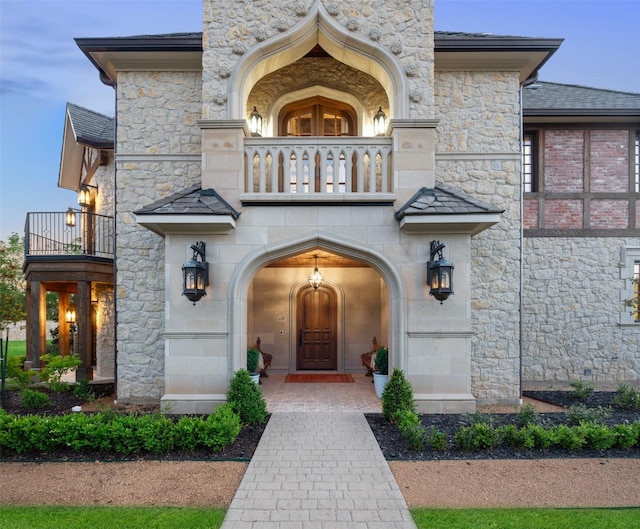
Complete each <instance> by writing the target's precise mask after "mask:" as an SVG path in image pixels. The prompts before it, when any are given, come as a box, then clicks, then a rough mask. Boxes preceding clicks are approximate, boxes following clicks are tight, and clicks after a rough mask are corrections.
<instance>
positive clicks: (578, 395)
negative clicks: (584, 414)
mask: <svg viewBox="0 0 640 529" xmlns="http://www.w3.org/2000/svg"><path fill="white" fill-rule="evenodd" d="M571 387H572V388H573V390H572V391H571V396H572V397H573V398H574V399H576V400H585V399H588V398H589V397H590V396H591V395H593V392H594V391H595V390H596V387H595V386H594V385H593V384H589V383H588V382H583V381H582V380H575V381H574V382H572V383H571Z"/></svg>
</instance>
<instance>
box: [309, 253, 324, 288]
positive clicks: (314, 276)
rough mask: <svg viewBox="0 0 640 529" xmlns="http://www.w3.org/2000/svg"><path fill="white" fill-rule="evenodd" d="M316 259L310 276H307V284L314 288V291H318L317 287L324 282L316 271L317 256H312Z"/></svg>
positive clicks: (322, 277)
mask: <svg viewBox="0 0 640 529" xmlns="http://www.w3.org/2000/svg"><path fill="white" fill-rule="evenodd" d="M314 257H315V259H316V266H315V268H314V269H313V272H312V273H311V275H310V276H309V284H310V285H311V286H312V287H313V288H314V289H316V290H317V289H318V287H319V286H320V285H322V282H323V281H324V276H323V275H322V274H321V273H320V271H319V270H318V256H317V255H316V256H314Z"/></svg>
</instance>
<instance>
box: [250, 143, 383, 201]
mask: <svg viewBox="0 0 640 529" xmlns="http://www.w3.org/2000/svg"><path fill="white" fill-rule="evenodd" d="M391 151H392V143H391V138H388V137H384V138H362V137H352V136H349V137H340V138H337V137H331V138H327V137H313V138H298V137H296V138H289V137H287V138H246V139H245V148H244V152H245V192H246V193H259V194H265V193H267V194H274V193H285V194H292V195H293V194H313V193H316V194H342V195H344V194H348V193H367V194H375V193H392V192H393V189H392V185H391Z"/></svg>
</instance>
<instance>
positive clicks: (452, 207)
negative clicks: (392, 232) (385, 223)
mask: <svg viewBox="0 0 640 529" xmlns="http://www.w3.org/2000/svg"><path fill="white" fill-rule="evenodd" d="M503 211H504V210H502V209H497V208H494V207H493V206H492V205H491V204H487V203H486V202H482V201H481V200H477V199H475V198H473V197H472V196H471V195H467V194H466V193H463V192H462V191H460V190H458V189H455V188H453V187H451V186H448V185H445V184H442V183H437V184H436V185H435V187H433V188H427V187H423V188H422V189H420V190H419V191H418V192H417V193H416V194H415V195H414V196H413V197H412V198H411V200H409V202H407V203H406V204H405V205H404V206H402V207H401V208H400V209H399V210H398V211H397V212H396V219H401V218H402V217H404V216H410V215H465V214H467V215H468V214H470V215H475V214H478V213H502V212H503Z"/></svg>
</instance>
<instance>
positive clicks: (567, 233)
mask: <svg viewBox="0 0 640 529" xmlns="http://www.w3.org/2000/svg"><path fill="white" fill-rule="evenodd" d="M523 235H524V237H525V239H526V238H528V237H531V238H533V237H572V238H576V237H640V229H624V230H622V229H613V230H607V229H599V230H596V229H575V230H544V229H538V230H532V229H525V230H523Z"/></svg>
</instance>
